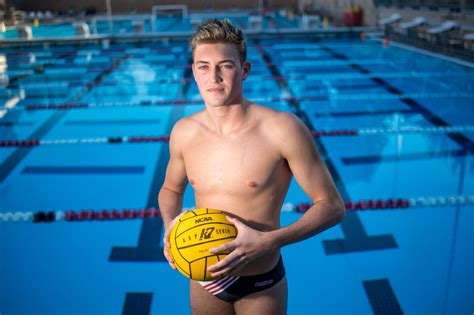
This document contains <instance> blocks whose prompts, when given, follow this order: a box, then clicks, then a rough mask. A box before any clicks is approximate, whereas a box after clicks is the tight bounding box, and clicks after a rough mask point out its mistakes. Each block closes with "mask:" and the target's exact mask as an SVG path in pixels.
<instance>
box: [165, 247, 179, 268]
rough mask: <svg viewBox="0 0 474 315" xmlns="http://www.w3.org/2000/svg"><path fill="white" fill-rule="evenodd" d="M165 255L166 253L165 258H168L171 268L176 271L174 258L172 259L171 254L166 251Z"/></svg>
mask: <svg viewBox="0 0 474 315" xmlns="http://www.w3.org/2000/svg"><path fill="white" fill-rule="evenodd" d="M163 253H164V255H165V258H166V260H167V261H168V264H169V265H170V267H171V268H172V269H173V270H176V266H175V265H174V261H173V258H172V257H171V255H170V254H169V252H168V251H167V250H164V251H163Z"/></svg>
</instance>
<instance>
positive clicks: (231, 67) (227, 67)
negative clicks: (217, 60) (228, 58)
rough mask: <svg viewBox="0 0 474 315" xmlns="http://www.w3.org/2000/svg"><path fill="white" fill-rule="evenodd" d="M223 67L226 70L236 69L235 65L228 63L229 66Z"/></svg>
mask: <svg viewBox="0 0 474 315" xmlns="http://www.w3.org/2000/svg"><path fill="white" fill-rule="evenodd" d="M223 67H224V69H233V68H234V65H233V64H230V63H228V64H225V65H223Z"/></svg>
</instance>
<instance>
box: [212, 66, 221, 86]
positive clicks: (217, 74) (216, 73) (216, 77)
mask: <svg viewBox="0 0 474 315" xmlns="http://www.w3.org/2000/svg"><path fill="white" fill-rule="evenodd" d="M211 72H212V73H211V79H212V81H213V82H215V83H219V82H221V81H222V77H221V71H220V68H219V67H214V68H213V69H212V71H211Z"/></svg>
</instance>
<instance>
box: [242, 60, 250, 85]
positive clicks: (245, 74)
mask: <svg viewBox="0 0 474 315" xmlns="http://www.w3.org/2000/svg"><path fill="white" fill-rule="evenodd" d="M251 68H252V64H251V63H250V62H249V61H244V63H243V64H242V72H243V75H242V81H245V79H247V77H248V75H249V74H250V69H251Z"/></svg>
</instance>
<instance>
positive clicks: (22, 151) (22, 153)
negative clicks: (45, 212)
mask: <svg viewBox="0 0 474 315" xmlns="http://www.w3.org/2000/svg"><path fill="white" fill-rule="evenodd" d="M128 57H129V55H125V56H123V57H122V58H118V59H117V60H115V61H114V62H113V63H112V65H111V66H110V67H108V68H107V69H105V70H104V71H103V72H102V73H100V74H99V75H98V76H97V77H96V78H95V80H94V81H93V82H100V80H102V79H103V78H104V76H106V75H107V74H109V73H110V72H112V71H113V70H114V69H115V68H116V66H118V65H119V64H120V63H121V62H122V61H124V60H125V59H126V58H128ZM92 87H93V85H89V86H87V87H86V90H87V91H89V90H90V89H91V88H92ZM83 94H84V93H79V94H78V95H76V96H75V97H72V99H73V100H77V99H79V98H80V97H82V96H83ZM67 113H68V110H62V111H56V112H55V113H53V114H52V115H51V116H50V117H49V118H48V119H47V120H46V121H45V122H43V123H42V124H41V125H40V126H39V127H38V128H37V129H36V130H35V131H34V132H33V133H32V134H31V135H30V136H29V137H28V140H30V141H31V140H34V139H41V138H43V137H44V136H45V135H46V134H47V133H48V132H49V131H51V129H52V128H53V127H54V126H55V125H56V124H57V123H58V122H59V121H61V120H62V119H63V118H64V116H65V115H66V114H67ZM6 117H7V118H8V114H7V116H6ZM32 149H33V148H27V147H22V148H17V149H16V150H15V151H13V152H12V153H11V154H10V155H9V156H8V157H7V158H6V159H5V161H4V162H3V163H1V164H0V184H2V183H3V182H4V181H5V179H6V178H7V177H8V176H9V175H10V174H11V173H12V172H13V170H14V169H15V168H16V167H17V166H18V165H19V164H20V163H21V161H23V159H24V158H25V157H26V156H27V155H28V154H29V153H30V151H31V150H32Z"/></svg>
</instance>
